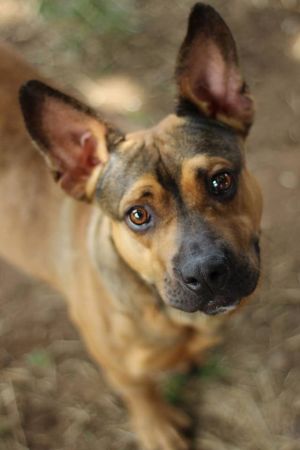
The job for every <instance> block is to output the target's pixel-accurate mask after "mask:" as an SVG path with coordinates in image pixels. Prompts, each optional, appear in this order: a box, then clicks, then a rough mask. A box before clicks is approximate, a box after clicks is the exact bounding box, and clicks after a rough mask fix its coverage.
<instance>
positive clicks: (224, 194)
mask: <svg viewBox="0 0 300 450" xmlns="http://www.w3.org/2000/svg"><path fill="white" fill-rule="evenodd" d="M0 69H1V70H0V81H1V95H0V110H1V127H0V131H1V153H0V186H1V192H2V195H1V198H0V207H1V211H2V213H1V220H0V236H1V238H0V249H1V255H2V256H4V257H5V258H6V259H8V260H9V261H11V262H12V263H14V264H15V265H17V266H19V267H21V268H22V269H23V270H25V271H26V272H28V273H29V274H33V275H34V276H36V277H39V278H41V279H43V280H45V281H46V282H48V283H50V284H51V285H52V286H54V287H55V288H57V289H58V290H59V291H60V292H61V293H62V294H63V295H64V296H65V297H66V299H67V304H68V308H69V312H70V317H71V318H72V320H73V322H74V323H75V325H76V326H77V328H78V330H79V332H80V333H81V335H82V337H83V340H84V342H85V344H86V347H87V349H88V351H89V352H90V354H91V355H92V357H93V358H94V359H95V361H96V362H97V363H99V364H100V365H101V367H102V368H103V369H104V372H105V375H106V377H107V379H108V381H109V382H110V383H111V385H112V386H113V387H114V389H115V390H116V391H117V392H118V393H119V394H120V396H121V398H122V399H123V401H124V403H125V404H126V406H127V408H128V410H129V413H130V417H131V421H132V424H133V427H134V429H135V430H136V432H137V436H138V439H139V441H140V443H141V445H142V446H143V448H145V449H148V450H186V449H188V448H189V442H188V441H187V439H186V438H185V437H184V434H183V433H182V431H183V430H184V429H185V427H187V426H188V418H187V417H186V415H185V414H184V413H183V412H182V411H180V410H177V409H174V408H173V406H171V405H169V404H167V402H166V401H165V400H164V399H163V396H162V395H161V393H160V392H159V388H158V381H157V380H158V378H159V377H160V375H161V374H163V373H167V372H168V371H172V370H187V369H188V368H189V367H190V366H191V365H193V364H195V363H198V362H199V361H201V360H202V358H203V356H204V354H205V352H206V350H207V349H209V348H210V347H211V346H213V345H215V343H216V339H217V330H218V327H219V326H220V323H222V322H223V321H224V320H225V318H226V317H228V314H226V313H228V312H229V311H233V310H235V309H237V308H238V307H239V305H241V303H242V301H243V300H244V299H247V298H249V296H251V295H252V293H253V292H254V291H255V289H256V286H257V283H258V280H259V275H260V255H259V238H260V221H261V214H262V197H261V192H260V188H259V186H258V184H257V182H256V180H255V178H254V176H253V175H252V174H251V173H250V172H249V170H248V169H247V165H246V159H245V139H246V137H247V135H248V132H249V130H250V127H251V125H252V122H253V116H254V106H253V100H252V98H251V96H250V93H249V90H248V87H247V85H246V83H245V81H244V80H243V77H242V75H241V72H240V69H239V65H238V56H237V50H236V45H235V42H234V39H233V37H232V34H231V32H230V30H229V28H228V26H227V25H226V24H225V22H224V21H223V19H222V18H221V17H220V15H219V14H218V13H217V12H216V11H215V10H214V9H213V8H212V7H211V6H208V5H204V4H201V3H197V4H196V5H195V6H194V7H193V9H192V11H191V13H190V16H189V20H188V27H187V34H186V36H185V39H184V41H183V43H182V46H181V48H180V50H179V54H178V59H177V64H176V71H175V78H176V83H177V87H178V97H177V103H176V110H175V111H174V113H172V114H170V115H168V116H167V117H166V118H164V119H163V120H162V121H161V122H160V123H159V124H158V125H156V126H154V127H153V128H151V129H147V130H142V131H139V132H133V133H129V134H126V133H123V132H122V131H120V130H119V129H118V127H115V126H113V125H112V124H110V123H108V122H107V121H105V119H103V117H102V116H101V114H100V113H98V112H96V111H94V110H92V109H91V108H89V107H88V106H86V105H84V104H83V103H81V102H79V101H78V100H76V99H74V98H72V97H70V96H68V95H66V94H63V93H61V92H60V91H58V90H57V89H55V88H53V87H50V86H49V85H48V84H47V82H46V83H45V80H43V79H42V78H41V77H40V76H39V75H38V74H37V73H36V72H35V70H34V69H33V68H31V67H30V66H29V65H27V64H26V63H25V62H24V61H23V60H22V59H21V58H20V57H19V56H18V55H16V54H15V53H14V52H13V51H12V50H11V49H8V48H7V47H5V46H2V47H1V58H0ZM21 86H22V87H21ZM20 87H21V88H20ZM19 89H20V105H21V108H20V107H19V105H18V101H17V93H18V90H19ZM21 111H22V113H21ZM24 124H25V125H26V127H25V125H24ZM26 129H27V131H28V132H27V131H26ZM29 135H30V136H31V139H30V138H29ZM32 141H33V142H32ZM33 144H34V145H33ZM34 147H37V148H38V150H39V151H36V149H35V148H34Z"/></svg>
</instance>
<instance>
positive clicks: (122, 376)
mask: <svg viewBox="0 0 300 450" xmlns="http://www.w3.org/2000/svg"><path fill="white" fill-rule="evenodd" d="M30 78H35V79H36V78H40V77H39V76H38V74H36V73H35V72H34V71H33V70H32V69H31V68H30V67H28V66H27V65H26V64H25V63H24V62H23V61H22V60H21V59H20V58H19V57H18V56H16V55H15V54H14V52H13V51H12V50H11V49H9V48H6V47H1V53H0V86H1V88H0V89H1V91H0V117H1V122H0V132H1V137H0V142H1V153H0V188H1V196H0V209H1V211H2V213H1V220H0V250H1V254H2V256H4V257H5V258H7V259H8V260H9V261H11V262H12V263H14V264H16V265H17V266H19V267H21V268H22V269H24V270H25V271H26V272H28V273H31V274H33V275H35V276H38V277H41V278H43V279H45V280H47V281H48V282H50V283H51V284H52V285H54V286H55V287H56V288H58V289H59V290H60V291H61V292H62V293H63V294H64V295H65V297H66V298H67V300H68V307H69V310H70V315H71V317H72V320H73V321H74V323H75V324H76V326H77V327H78V329H79V331H80V333H81V334H82V337H83V339H84V341H85V343H86V346H87V348H88V350H89V352H90V353H91V355H92V356H93V357H94V359H95V360H96V361H97V362H98V363H99V364H101V367H103V368H104V369H105V373H106V376H107V378H108V379H109V380H110V382H111V383H112V385H113V386H114V387H115V388H116V389H117V390H118V391H119V392H120V394H121V395H122V397H123V399H124V400H125V402H126V404H127V406H128V408H129V410H130V412H131V417H132V421H133V424H134V427H135V429H136V430H137V432H138V433H139V436H140V439H141V441H142V443H143V445H144V446H145V447H146V448H148V449H151V450H154V449H157V448H159V449H160V450H185V449H187V448H188V444H187V443H186V441H185V440H184V439H183V437H182V436H181V434H180V433H179V431H178V429H180V428H184V427H185V426H186V425H187V420H186V418H185V417H184V416H183V414H182V413H180V412H178V411H177V410H173V409H172V408H171V407H170V406H168V405H166V404H165V402H164V400H163V399H162V398H161V396H160V395H159V394H158V392H157V388H156V378H157V377H158V376H159V375H160V374H161V373H162V372H164V371H166V370H174V369H182V368H187V367H188V366H189V365H190V364H191V363H193V362H194V361H199V360H201V359H202V358H203V354H204V351H205V350H207V348H209V347H210V346H212V345H214V344H215V342H216V336H215V330H216V329H217V327H218V325H219V322H220V321H222V320H223V319H222V318H211V317H208V316H205V315H204V314H202V313H200V312H199V313H195V314H193V315H188V314H186V313H183V312H180V311H176V310H174V309H173V308H171V307H169V306H167V305H164V306H163V307H162V305H161V304H160V303H159V302H158V301H157V300H156V298H155V297H154V295H153V292H152V290H151V288H150V287H149V285H148V284H146V283H144V282H143V281H142V278H143V279H145V280H146V281H147V282H150V283H152V282H154V281H155V282H157V283H158V284H159V281H158V280H159V277H161V275H162V273H163V272H164V271H165V269H166V265H167V261H169V260H170V259H171V257H172V255H173V254H174V252H175V249H176V239H175V229H176V216H175V214H174V211H175V209H174V207H173V206H172V199H171V197H170V196H169V195H168V194H167V192H165V191H164V190H163V189H162V187H161V186H160V185H159V184H158V183H157V181H156V180H155V179H154V178H153V177H151V176H150V175H147V174H144V175H142V177H141V178H140V179H139V180H138V181H137V182H136V184H135V185H134V186H133V187H132V189H131V191H130V192H128V193H127V195H126V197H124V199H123V203H122V205H120V207H121V208H122V209H124V208H126V205H127V204H128V205H130V204H131V203H132V202H133V201H134V202H135V201H138V200H139V199H140V198H141V196H142V195H143V192H144V190H145V189H146V190H149V189H150V190H151V191H153V192H155V196H153V197H155V200H153V201H155V202H156V208H157V209H158V210H159V211H160V213H161V217H162V218H163V217H164V211H166V210H167V211H168V214H169V216H167V217H165V218H164V221H165V222H164V225H163V227H162V230H161V231H160V232H158V234H157V236H156V239H155V240H154V241H153V240H152V241H151V243H150V241H148V242H147V239H148V238H147V237H141V238H140V240H141V243H140V245H138V244H137V239H136V238H134V237H133V235H132V233H131V232H130V231H128V230H125V228H124V225H123V224H121V223H119V222H114V221H112V220H111V219H109V218H108V217H105V216H103V214H102V213H101V211H100V210H99V209H98V208H97V207H96V206H94V205H92V204H91V205H89V204H84V203H79V202H76V201H75V200H73V199H71V198H70V199H69V198H67V197H66V196H65V195H64V194H63V192H61V191H60V189H59V187H58V186H57V185H55V183H54V182H53V180H52V178H51V176H50V175H49V173H48V170H47V168H46V165H45V164H44V161H43V160H42V158H41V157H40V155H39V154H38V152H37V151H36V150H35V149H34V147H33V145H32V143H31V142H30V139H29V137H28V135H27V132H26V131H25V127H24V124H23V119H22V118H21V114H20V110H19V105H18V102H17V95H18V94H17V93H18V90H19V87H20V85H21V84H22V83H23V82H25V81H27V80H28V79H30ZM182 120H183V119H179V118H177V117H175V116H173V115H172V116H170V117H168V119H166V120H165V121H163V122H162V123H161V124H160V125H159V126H158V127H156V128H154V129H153V130H150V131H147V132H140V133H138V134H137V133H134V134H132V135H129V136H127V139H126V141H125V143H124V146H123V150H122V151H124V152H126V151H128V149H132V148H134V147H138V145H139V142H140V141H147V142H148V144H149V143H150V144H151V142H152V140H153V137H154V136H156V138H157V136H159V138H160V142H161V145H163V146H164V148H165V149H168V145H169V143H168V135H169V130H170V128H172V127H177V126H180V124H182ZM95 133H97V131H96V132H95ZM126 147H127V148H126ZM99 151H100V154H101V155H100V156H101V158H103V149H100V150H99ZM166 151H167V150H166ZM170 151H171V148H170ZM196 163H197V164H200V165H203V164H204V165H205V167H207V164H209V165H212V166H210V167H213V166H215V165H216V164H220V163H222V162H220V161H219V160H218V161H212V160H211V159H210V160H209V162H208V159H207V158H206V157H205V156H204V157H200V158H199V159H198V160H197V162H195V161H187V162H186V165H185V166H183V170H184V171H187V174H186V175H184V176H183V181H182V183H183V186H182V189H183V191H184V193H185V194H184V195H185V196H186V197H188V196H189V195H191V191H192V190H193V188H192V186H191V183H193V182H192V181H191V176H190V175H191V171H192V170H193V167H194V166H195V164H196ZM99 170H100V169H99V168H97V169H96V171H97V173H96V175H94V174H92V176H91V178H90V182H89V183H88V185H87V194H88V196H89V197H90V198H91V197H92V195H93V192H94V189H95V182H96V178H97V177H98V175H99ZM242 183H243V184H245V189H244V190H243V192H244V193H243V194H242V197H241V198H239V199H238V200H237V202H239V203H240V206H239V207H238V208H237V210H236V212H235V209H234V207H233V210H232V215H231V217H230V218H227V217H224V219H223V223H222V221H220V220H219V218H220V216H219V215H218V214H215V213H211V214H210V213H209V212H207V217H208V220H210V221H211V222H214V223H215V225H216V227H219V228H220V229H222V233H228V234H229V235H230V239H231V240H232V241H233V240H234V239H236V238H235V237H234V233H233V230H234V227H235V222H234V221H235V220H236V217H235V216H236V215H239V216H240V215H242V214H243V208H244V206H243V205H245V211H246V210H247V212H245V217H244V219H243V220H244V221H245V233H247V230H248V228H250V227H251V229H253V228H255V227H256V228H258V226H259V217H260V211H259V208H257V205H255V204H252V203H253V202H254V200H255V199H256V197H257V195H256V194H253V195H252V193H251V191H252V189H253V188H255V187H254V182H252V180H251V179H250V175H249V174H248V172H246V171H244V173H243V181H242ZM251 202H252V203H251ZM246 203H247V205H246ZM249 203H250V204H251V205H250V207H249ZM249 208H250V209H249ZM257 209H258V211H257ZM249 210H251V211H253V214H252V213H251V217H252V218H250V217H249V214H248V211H249ZM249 221H250V222H251V221H252V222H253V221H254V222H255V223H254V224H253V223H252V222H251V224H250V225H249ZM247 227H248V228H247ZM228 229H229V230H231V229H232V231H228ZM111 236H112V237H113V240H114V244H113V243H112V240H111ZM237 239H239V238H237ZM241 239H242V238H241ZM114 245H115V246H116V247H117V248H118V252H119V255H120V256H119V255H118V254H116V251H115V248H114V247H113V246H114ZM99 259H101V262H102V264H103V262H105V267H109V268H111V267H113V268H114V271H115V278H114V279H111V280H108V279H107V278H106V277H105V270H104V271H103V273H99V270H98V260H99ZM124 261H126V263H127V264H126V265H124ZM132 269H133V270H132ZM135 272H138V273H139V274H140V277H137V276H136V273H135ZM119 296H121V301H119V298H118V297H119Z"/></svg>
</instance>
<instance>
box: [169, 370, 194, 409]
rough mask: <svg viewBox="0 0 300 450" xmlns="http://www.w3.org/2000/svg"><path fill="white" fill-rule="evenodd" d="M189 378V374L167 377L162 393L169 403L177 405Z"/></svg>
mask: <svg viewBox="0 0 300 450" xmlns="http://www.w3.org/2000/svg"><path fill="white" fill-rule="evenodd" d="M189 378H190V375H189V374H176V375H172V376H171V377H170V378H168V380H167V381H166V383H165V384H164V386H163V393H164V397H165V398H166V399H167V400H168V402H169V403H172V404H173V405H177V404H178V403H180V402H181V401H182V397H183V391H184V388H185V386H186V384H187V382H188V380H189Z"/></svg>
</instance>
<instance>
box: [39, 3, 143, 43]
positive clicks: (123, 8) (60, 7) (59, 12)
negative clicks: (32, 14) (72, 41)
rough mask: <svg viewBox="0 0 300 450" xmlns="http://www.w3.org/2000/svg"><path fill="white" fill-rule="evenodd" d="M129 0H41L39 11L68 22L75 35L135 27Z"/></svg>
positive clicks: (113, 31) (132, 6) (120, 30)
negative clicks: (119, 0) (120, 0)
mask: <svg viewBox="0 0 300 450" xmlns="http://www.w3.org/2000/svg"><path fill="white" fill-rule="evenodd" d="M133 10H134V3H133V1H132V0H124V1H122V2H118V1H116V0H110V1H107V0H65V1H63V2H62V1H61V0H60V1H59V0H40V3H39V13H40V14H41V16H43V17H44V18H45V19H46V20H47V21H55V23H58V22H63V23H68V25H69V26H71V27H72V28H73V29H74V30H76V34H77V36H78V35H79V36H80V37H81V38H82V37H84V35H90V34H93V35H94V36H101V35H103V34H110V33H121V34H130V33H132V32H135V31H136V21H135V20H134V14H133Z"/></svg>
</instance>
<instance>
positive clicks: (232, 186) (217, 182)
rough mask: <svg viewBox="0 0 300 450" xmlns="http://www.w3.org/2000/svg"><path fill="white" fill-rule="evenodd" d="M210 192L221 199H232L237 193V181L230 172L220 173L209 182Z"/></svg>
mask: <svg viewBox="0 0 300 450" xmlns="http://www.w3.org/2000/svg"><path fill="white" fill-rule="evenodd" d="M208 190H209V192H210V193H211V194H212V195H214V196H217V197H220V199H227V198H229V197H232V196H233V195H234V194H235V192H236V179H235V176H234V174H232V173H230V172H220V173H217V174H215V175H213V176H212V177H211V178H209V180H208Z"/></svg>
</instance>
